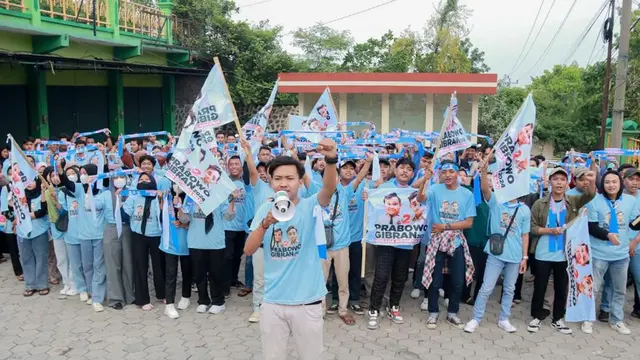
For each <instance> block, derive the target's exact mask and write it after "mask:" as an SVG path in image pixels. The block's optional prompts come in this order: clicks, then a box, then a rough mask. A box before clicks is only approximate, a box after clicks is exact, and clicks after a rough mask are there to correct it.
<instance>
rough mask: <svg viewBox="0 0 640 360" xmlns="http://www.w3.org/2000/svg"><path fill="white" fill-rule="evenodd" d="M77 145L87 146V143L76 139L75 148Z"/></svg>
mask: <svg viewBox="0 0 640 360" xmlns="http://www.w3.org/2000/svg"><path fill="white" fill-rule="evenodd" d="M77 145H87V142H86V141H84V140H82V139H77V140H76V146H77Z"/></svg>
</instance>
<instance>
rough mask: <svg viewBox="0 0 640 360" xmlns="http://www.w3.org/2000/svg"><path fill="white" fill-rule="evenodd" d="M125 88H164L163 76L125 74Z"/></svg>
mask: <svg viewBox="0 0 640 360" xmlns="http://www.w3.org/2000/svg"><path fill="white" fill-rule="evenodd" d="M122 77H123V82H124V87H162V75H139V74H123V75H122Z"/></svg>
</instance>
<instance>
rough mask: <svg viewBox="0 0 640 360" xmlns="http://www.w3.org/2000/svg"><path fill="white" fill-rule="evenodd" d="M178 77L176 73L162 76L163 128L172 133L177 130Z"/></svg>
mask: <svg viewBox="0 0 640 360" xmlns="http://www.w3.org/2000/svg"><path fill="white" fill-rule="evenodd" d="M175 104H176V78H175V76H174V75H164V76H163V77H162V128H163V129H164V131H168V132H170V133H172V134H175V133H177V130H176V114H175Z"/></svg>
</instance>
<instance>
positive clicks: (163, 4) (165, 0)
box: [158, 0, 173, 45]
mask: <svg viewBox="0 0 640 360" xmlns="http://www.w3.org/2000/svg"><path fill="white" fill-rule="evenodd" d="M158 7H159V8H160V11H162V13H163V14H164V15H165V16H167V18H166V19H167V20H166V22H165V25H164V31H165V34H166V37H167V44H169V45H172V44H173V23H172V22H171V20H172V19H173V17H172V16H171V15H172V14H173V2H172V1H171V0H160V2H159V3H158ZM163 21H164V20H163Z"/></svg>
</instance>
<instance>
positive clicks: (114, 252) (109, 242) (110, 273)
mask: <svg viewBox="0 0 640 360" xmlns="http://www.w3.org/2000/svg"><path fill="white" fill-rule="evenodd" d="M126 185H127V178H126V176H117V177H114V178H111V181H110V184H109V190H108V191H103V192H102V193H100V195H98V196H97V197H96V198H95V200H96V207H100V208H102V209H104V217H105V221H106V226H105V228H104V244H103V245H104V261H105V266H106V268H107V294H108V295H109V307H111V308H112V309H115V310H122V309H123V308H124V305H126V304H132V303H133V301H134V300H135V297H134V292H133V255H132V252H131V228H130V227H129V216H128V215H127V214H126V213H124V212H123V211H122V206H121V204H122V202H123V200H122V198H121V195H120V192H121V191H122V190H121V189H124V188H125V187H126ZM118 190H120V191H118Z"/></svg>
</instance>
